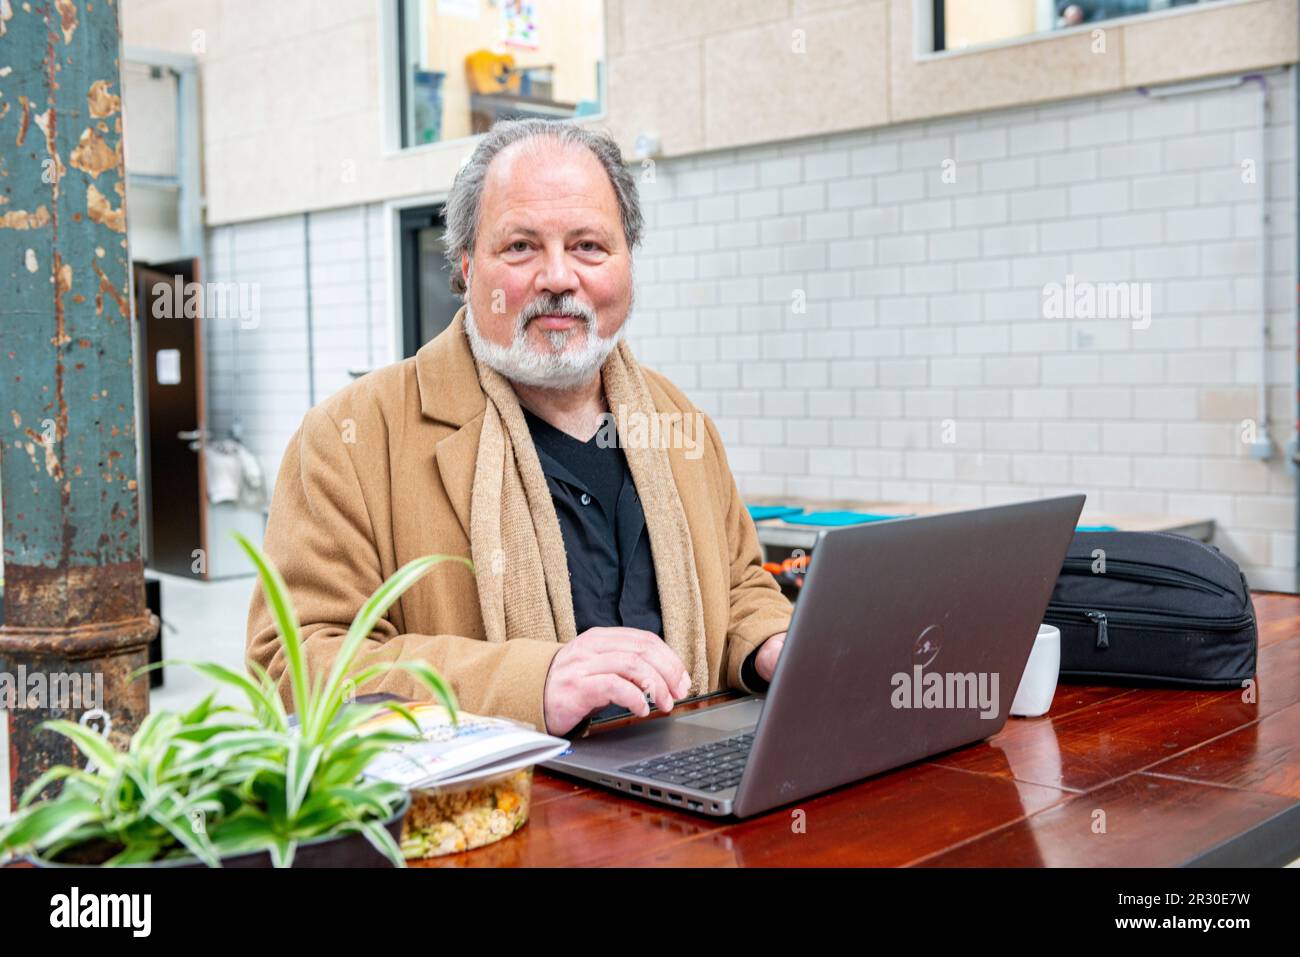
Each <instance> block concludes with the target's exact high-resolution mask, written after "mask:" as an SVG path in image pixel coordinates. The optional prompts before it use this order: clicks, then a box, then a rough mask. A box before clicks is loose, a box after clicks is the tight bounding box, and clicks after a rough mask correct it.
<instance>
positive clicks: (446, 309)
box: [416, 226, 461, 345]
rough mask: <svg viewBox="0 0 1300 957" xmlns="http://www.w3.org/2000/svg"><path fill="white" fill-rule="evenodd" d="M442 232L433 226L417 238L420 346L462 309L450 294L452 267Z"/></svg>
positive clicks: (445, 326)
mask: <svg viewBox="0 0 1300 957" xmlns="http://www.w3.org/2000/svg"><path fill="white" fill-rule="evenodd" d="M442 235H443V228H442V227H441V226H430V227H428V228H425V229H421V230H420V231H419V233H418V236H417V240H416V241H417V245H418V248H419V251H420V266H419V269H420V272H419V276H420V316H419V329H420V332H419V337H420V343H419V344H420V345H424V343H426V342H428V341H429V340H430V339H432V338H433V337H434V336H436V335H437V334H438V333H440V332H442V330H444V329H446V328H447V326H449V325H450V324H451V320H452V317H453V316H455V315H456V310H457V309H459V308H460V305H461V300H460V297H459V296H457V295H456V294H455V293H453V292H452V291H451V284H450V278H451V264H450V263H448V262H447V251H446V247H445V246H444V245H443V242H442Z"/></svg>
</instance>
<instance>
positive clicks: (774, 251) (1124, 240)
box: [207, 71, 1296, 590]
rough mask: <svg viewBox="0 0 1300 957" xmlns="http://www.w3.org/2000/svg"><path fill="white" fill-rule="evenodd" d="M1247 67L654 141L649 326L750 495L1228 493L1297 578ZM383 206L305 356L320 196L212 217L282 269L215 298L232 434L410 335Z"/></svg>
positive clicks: (252, 432)
mask: <svg viewBox="0 0 1300 957" xmlns="http://www.w3.org/2000/svg"><path fill="white" fill-rule="evenodd" d="M1270 82H1271V84H1272V91H1273V92H1272V100H1271V103H1272V113H1271V129H1270V135H1269V138H1268V144H1269V145H1268V149H1269V156H1268V159H1267V163H1266V164H1261V167H1260V168H1261V170H1263V169H1264V167H1265V166H1266V167H1267V170H1266V173H1262V174H1261V175H1267V178H1268V188H1269V194H1270V199H1271V202H1270V207H1269V209H1270V214H1271V223H1270V228H1269V233H1268V236H1267V241H1266V243H1265V254H1266V256H1267V257H1268V269H1269V276H1268V283H1267V291H1266V295H1267V300H1266V301H1267V305H1268V314H1269V325H1270V331H1271V336H1272V342H1271V346H1270V351H1269V356H1268V396H1269V405H1270V414H1271V416H1272V417H1273V420H1272V423H1271V434H1272V436H1273V439H1274V441H1275V442H1276V443H1277V445H1278V448H1279V450H1280V449H1281V448H1282V447H1284V446H1285V444H1286V442H1287V441H1288V440H1289V439H1290V437H1291V435H1292V434H1293V432H1294V425H1295V399H1294V396H1295V385H1296V376H1295V358H1294V356H1295V315H1294V308H1293V299H1294V289H1295V283H1296V266H1295V255H1296V244H1295V222H1296V196H1295V176H1296V166H1295V158H1296V151H1295V145H1294V143H1295V118H1294V113H1295V110H1294V103H1295V97H1296V90H1295V85H1294V78H1293V74H1292V73H1291V72H1290V71H1288V72H1287V73H1286V74H1284V75H1282V76H1280V77H1279V76H1274V77H1272V78H1271V80H1270ZM1255 95H1256V94H1255V93H1254V92H1253V87H1246V88H1241V89H1236V90H1228V91H1220V92H1204V93H1198V94H1189V95H1185V96H1180V97H1176V98H1171V99H1168V100H1163V101H1162V100H1151V99H1145V98H1143V97H1141V96H1140V95H1138V94H1136V93H1123V94H1114V95H1107V96H1102V97H1095V98H1090V99H1084V100H1075V101H1070V102H1066V103H1058V104H1052V105H1047V106H1043V107H1039V108H1031V109H1017V110H1014V111H999V112H993V113H988V114H982V115H978V116H966V117H958V118H952V119H946V120H940V121H934V122H928V123H920V124H909V125H904V126H896V127H891V128H887V129H883V130H879V131H871V132H865V133H858V134H852V135H840V136H834V137H829V138H819V139H810V140H803V141H796V142H791V143H786V144H778V145H768V146H764V147H759V148H746V149H738V150H732V151H727V152H723V153H711V154H705V155H700V156H696V157H691V158H687V159H681V160H671V161H663V162H660V163H658V164H657V168H656V170H655V174H656V175H655V180H654V182H643V183H642V185H641V191H642V200H643V203H644V206H645V210H646V215H647V221H648V229H647V236H646V241H645V244H644V246H643V247H642V249H641V250H639V251H638V254H637V270H636V272H637V280H638V288H637V308H636V315H635V316H634V318H633V320H632V325H631V326H630V327H629V330H630V334H631V337H632V341H633V343H634V345H635V347H636V349H637V352H638V355H639V356H640V357H641V359H642V361H644V362H646V363H648V364H651V365H653V366H656V367H657V368H659V369H661V370H662V371H663V372H665V373H666V374H667V375H669V376H670V377H672V378H673V379H674V380H675V381H676V382H677V383H678V384H679V385H681V386H682V387H683V388H685V389H687V390H688V391H689V392H690V393H691V394H692V396H693V397H694V398H695V399H696V401H698V402H699V403H700V404H701V406H702V407H703V408H705V409H706V410H707V411H708V412H709V413H710V414H712V415H713V416H714V417H715V418H716V420H717V422H718V425H719V428H720V429H721V430H722V433H723V436H724V439H725V440H726V441H727V444H728V455H729V458H730V461H731V464H732V467H733V469H734V470H735V472H736V474H737V478H738V480H739V482H740V484H741V487H742V490H743V491H744V492H745V493H746V494H751V495H758V494H770V495H791V496H794V495H799V496H812V497H844V498H868V499H870V498H887V499H900V500H908V501H933V502H939V503H945V504H960V505H974V504H981V503H986V504H994V503H998V502H1005V501H1013V500H1017V499H1024V498H1028V497H1033V496H1041V495H1050V494H1056V493H1061V492H1066V491H1083V492H1086V493H1087V494H1088V500H1089V507H1090V508H1093V509H1098V510H1104V511H1111V512H1117V513H1124V512H1129V513H1167V514H1174V513H1177V514H1187V515H1193V516H1209V517H1212V518H1214V519H1215V520H1216V522H1217V523H1218V535H1217V538H1216V544H1218V545H1219V546H1220V547H1222V548H1223V549H1225V550H1226V551H1227V552H1228V553H1229V554H1231V555H1233V556H1234V557H1235V558H1236V559H1237V560H1238V561H1240V562H1241V563H1242V564H1243V566H1244V567H1245V569H1246V572H1247V574H1248V576H1249V578H1250V581H1251V583H1252V585H1253V586H1255V587H1261V588H1279V589H1286V590H1293V589H1294V588H1295V586H1296V578H1295V572H1294V567H1295V495H1296V483H1295V479H1294V478H1293V477H1292V476H1291V475H1289V474H1288V473H1287V471H1286V469H1285V467H1284V465H1283V464H1282V455H1281V453H1280V451H1279V454H1278V455H1276V456H1275V457H1274V459H1273V460H1272V461H1270V462H1267V463H1262V462H1257V461H1254V460H1251V459H1249V458H1248V457H1246V456H1245V454H1244V451H1245V450H1244V448H1243V446H1242V443H1241V441H1240V425H1241V422H1242V420H1243V419H1247V418H1254V417H1255V416H1256V415H1257V409H1256V389H1257V387H1258V381H1259V380H1258V376H1259V368H1260V361H1259V352H1258V324H1257V313H1256V309H1257V306H1258V284H1257V280H1256V273H1255V269H1256V256H1257V241H1258V223H1257V219H1256V201H1255V194H1254V192H1253V191H1252V187H1250V186H1246V185H1243V184H1242V182H1241V176H1240V163H1241V161H1242V160H1243V159H1246V158H1254V156H1255V152H1256V139H1255V137H1256V132H1255V128H1254V125H1253V124H1254V122H1255V116H1256V112H1255V110H1256V101H1255ZM946 160H953V161H955V162H956V166H955V171H956V180H955V181H948V180H946V179H945V177H944V175H943V173H944V169H945V167H944V163H945V161H946ZM367 219H368V236H369V241H368V247H367V240H366V236H367ZM382 220H383V217H382V215H381V209H380V207H378V206H372V207H370V208H369V210H368V212H367V211H366V210H364V209H363V208H362V207H354V208H348V209H342V210H337V211H331V212H326V213H317V214H313V215H312V217H311V219H310V228H311V257H312V284H311V289H312V306H313V324H312V326H313V341H314V383H311V384H309V382H308V363H307V358H306V342H307V332H306V328H307V327H306V296H305V290H306V285H305V282H306V280H305V277H304V269H303V262H304V244H303V220H302V217H297V216H295V217H285V218H281V219H275V220H269V221H264V222H256V223H247V224H241V225H236V226H228V227H221V228H217V229H214V230H212V231H211V232H210V234H209V258H208V270H209V276H208V277H207V278H209V279H215V280H223V281H242V282H258V283H260V284H261V294H262V321H261V325H260V326H259V328H258V329H256V330H244V331H240V330H238V329H235V328H232V327H231V326H230V325H222V324H219V323H209V324H208V328H207V364H208V375H209V395H208V416H209V423H210V426H211V427H212V429H213V430H214V431H215V432H217V433H218V434H220V433H221V432H223V431H224V430H226V429H228V428H229V427H230V424H231V422H232V421H233V417H234V415H235V413H236V409H238V414H239V416H240V418H241V419H242V421H243V424H244V430H245V441H246V442H247V443H248V444H249V446H250V447H251V448H252V449H253V451H254V452H255V453H256V454H257V455H258V456H259V457H260V459H261V461H262V462H263V465H264V467H265V468H266V469H267V470H268V473H269V475H270V476H271V477H272V478H273V477H274V476H275V473H276V471H277V470H278V467H279V459H280V455H281V454H282V452H283V448H284V445H285V442H286V441H287V440H288V438H289V436H290V435H291V434H292V432H293V430H294V429H295V428H296V427H297V425H298V423H299V422H300V420H301V418H302V415H303V413H304V412H305V411H306V409H307V408H308V405H309V396H310V395H311V392H312V388H311V387H312V385H313V384H314V393H315V398H316V400H317V401H319V400H320V399H323V398H324V397H325V396H326V395H328V394H329V393H330V392H332V391H334V390H335V389H337V388H339V387H340V386H342V385H344V384H345V383H346V382H347V381H348V377H347V370H348V369H349V368H351V367H357V366H365V365H371V364H382V363H384V362H386V361H391V360H392V359H393V358H394V356H392V354H391V343H392V337H393V332H392V329H391V326H390V320H389V317H388V315H387V314H386V311H385V308H384V303H385V295H386V286H387V283H388V277H389V275H390V271H389V267H388V265H387V264H386V263H385V262H384V258H383V257H384V242H383V238H384V229H385V228H386V225H385V223H384V222H383V221H382ZM367 252H368V261H369V264H370V268H369V274H368V275H367V270H366V262H367ZM1067 274H1073V275H1074V276H1075V278H1076V280H1078V281H1084V280H1087V281H1092V282H1105V281H1131V282H1141V283H1150V284H1151V285H1150V289H1151V298H1152V301H1151V316H1152V318H1151V324H1150V327H1149V328H1146V329H1135V328H1133V327H1132V323H1131V322H1130V321H1129V320H1126V319H1114V318H1093V319H1082V318H1076V319H1069V318H1059V319H1058V318H1044V316H1043V314H1042V298H1043V287H1044V285H1045V284H1047V283H1062V282H1064V281H1065V277H1066V275H1067ZM797 290H798V291H802V293H803V297H804V302H805V305H806V309H805V311H803V312H795V311H794V310H793V308H792V303H793V302H794V296H795V292H796V291H797ZM236 367H237V368H238V370H239V378H238V381H239V389H238V395H236V394H235V385H234V383H235V374H234V373H235V369H236ZM946 420H952V422H953V424H954V426H955V439H956V441H955V442H953V443H952V444H945V443H944V442H943V441H942V438H943V427H944V423H945V421H946Z"/></svg>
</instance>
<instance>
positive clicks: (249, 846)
mask: <svg viewBox="0 0 1300 957" xmlns="http://www.w3.org/2000/svg"><path fill="white" fill-rule="evenodd" d="M235 537H236V538H237V539H238V541H239V544H240V546H241V547H242V548H243V549H244V551H245V552H246V553H247V554H248V557H249V558H250V559H251V560H252V562H253V564H254V566H255V567H256V568H257V573H258V577H259V579H260V581H261V586H262V589H263V591H264V593H265V595H266V600H267V605H268V607H269V608H270V610H271V614H272V616H273V618H274V620H275V623H276V627H277V629H278V630H279V633H280V637H281V641H282V643H283V648H284V657H285V670H286V671H287V673H288V676H289V685H290V693H291V696H292V700H293V705H294V706H293V713H294V714H295V715H296V717H297V721H296V722H295V723H291V722H290V718H289V715H290V712H289V710H288V709H286V708H285V706H284V703H283V701H282V699H281V696H280V694H279V693H278V691H277V687H276V682H275V680H274V679H273V678H271V676H270V675H269V674H268V673H267V672H266V670H265V669H264V668H262V667H260V666H258V665H257V664H256V663H250V667H251V668H252V669H253V671H254V675H253V676H249V675H245V674H242V673H240V672H238V671H234V670H232V669H230V668H227V667H225V666H224V665H220V664H216V663H213V662H177V663H178V664H186V665H189V666H190V667H193V668H195V669H196V670H198V671H199V672H200V673H201V674H203V675H205V676H206V677H208V678H210V679H211V680H213V681H215V682H216V683H217V684H219V685H224V686H225V687H227V688H232V689H234V690H236V691H237V692H238V693H239V694H240V696H241V697H242V701H241V703H240V704H238V705H218V704H216V703H215V697H216V694H215V691H214V692H213V693H211V694H209V695H208V696H207V697H206V698H204V699H203V701H201V702H200V703H199V704H198V705H196V706H195V707H194V708H192V709H190V710H189V711H185V712H183V713H180V714H176V713H171V712H167V711H160V712H155V713H152V714H150V715H149V716H148V717H146V718H145V720H144V721H143V722H142V724H141V726H140V728H139V729H138V730H137V731H136V732H135V734H134V735H133V736H132V738H131V741H130V744H129V746H128V748H127V750H126V751H125V752H119V751H117V750H115V749H114V748H113V747H111V746H110V745H109V744H108V742H107V741H106V740H105V739H104V738H102V737H100V736H99V735H98V734H96V733H95V732H94V731H92V730H90V729H88V728H85V727H83V726H82V725H80V724H77V723H75V722H71V721H47V722H45V723H44V724H43V725H42V726H41V727H42V728H45V729H48V730H50V731H52V732H54V733H56V734H61V735H63V736H64V737H66V738H68V739H69V740H70V741H71V742H72V743H73V745H74V746H75V747H76V748H77V750H78V751H80V752H81V754H82V755H83V756H84V757H85V758H86V759H87V761H88V762H90V766H89V767H87V768H75V767H69V766H66V765H60V766H58V767H54V768H51V769H50V770H49V771H47V772H46V773H45V774H43V775H41V777H40V778H39V779H38V780H36V781H35V782H33V783H32V785H31V786H30V787H29V788H27V790H26V791H25V792H24V794H23V796H22V798H21V800H20V802H19V813H18V814H17V815H16V816H15V817H14V818H12V819H11V820H9V821H7V822H5V823H3V824H0V859H2V858H3V857H4V856H6V855H8V854H18V853H26V852H34V853H36V854H38V855H40V856H41V857H43V858H44V859H46V860H51V861H54V860H59V859H60V858H61V856H63V857H66V858H67V859H76V860H78V861H79V862H82V863H88V862H93V863H103V864H105V865H108V866H118V865H125V864H142V863H149V862H154V861H162V860H168V859H172V858H188V857H193V858H197V859H199V860H201V861H203V862H204V863H205V864H207V865H209V866H212V867H218V866H220V863H221V859H222V858H223V857H230V856H233V855H236V854H245V853H253V852H260V851H266V852H269V853H270V855H271V859H272V861H273V863H274V864H275V865H276V866H277V867H288V866H290V865H291V864H292V863H293V859H294V854H295V851H296V849H297V847H298V845H299V844H300V843H301V842H303V841H307V840H311V839H313V838H322V837H338V836H343V835H345V834H348V833H351V832H360V833H361V834H362V835H364V837H365V838H366V840H368V841H369V842H370V844H372V845H373V846H374V847H375V848H376V849H377V850H378V851H380V852H381V853H383V854H384V855H385V856H386V857H387V858H388V859H389V860H390V861H391V862H392V863H393V864H394V865H396V866H399V867H400V866H403V864H404V861H403V859H402V853H401V850H400V849H399V847H398V846H397V843H396V842H395V841H394V840H393V838H392V835H391V834H389V832H388V831H387V830H386V829H385V827H384V822H385V821H386V820H387V819H389V818H390V817H392V815H393V814H394V813H395V812H396V811H397V809H398V808H399V807H400V806H401V804H402V801H403V800H404V798H405V794H404V792H403V790H402V788H400V787H399V786H397V785H395V784H390V783H388V782H385V781H376V780H371V779H367V778H365V777H363V776H362V771H363V770H364V769H365V768H366V766H367V765H369V764H370V762H371V761H372V760H374V758H376V757H377V756H378V755H379V754H380V753H382V752H383V751H385V750H387V749H388V748H391V747H393V746H395V745H401V744H406V743H410V742H413V741H418V740H420V733H419V725H418V723H417V722H416V719H415V717H414V715H412V714H411V712H410V710H409V709H408V708H406V707H405V706H404V705H402V704H401V703H399V702H393V701H386V702H382V703H378V704H369V705H353V706H352V707H348V708H346V709H345V705H347V704H349V703H350V702H351V701H352V698H353V689H354V688H356V687H359V686H362V685H364V684H365V683H366V682H367V681H370V680H371V679H373V678H375V677H377V676H378V675H380V674H382V673H383V672H385V671H388V670H391V669H393V668H401V669H403V670H405V671H409V672H411V673H412V674H413V675H414V676H415V677H416V678H417V679H418V680H419V681H420V683H421V684H423V685H424V686H425V687H426V688H427V689H428V690H429V691H430V692H431V693H432V694H433V695H435V696H436V697H437V698H438V699H439V700H440V701H441V702H442V704H443V705H444V706H446V708H447V710H448V711H449V712H450V716H451V720H452V722H453V723H456V724H458V723H459V716H458V711H457V705H456V698H455V695H454V694H453V693H452V690H451V688H450V686H449V685H448V684H447V683H446V682H445V681H444V680H443V678H442V677H441V676H440V675H439V674H438V673H437V672H436V671H435V670H434V669H433V668H432V667H430V666H429V665H428V664H426V663H424V662H382V663H379V664H375V665H371V666H369V667H366V668H362V669H361V670H359V671H358V672H357V673H356V674H349V670H350V669H351V666H352V664H353V662H354V661H355V659H356V657H357V654H358V653H359V652H360V650H361V646H362V644H363V643H364V642H365V640H366V638H367V637H368V636H369V634H370V632H371V629H372V628H373V627H374V626H375V623H376V622H378V621H379V619H380V618H381V617H382V616H383V615H384V613H385V612H387V611H388V609H389V607H390V606H391V605H392V604H393V603H394V602H395V601H397V599H398V598H399V597H401V595H402V594H403V593H404V592H405V591H406V590H407V589H409V588H410V587H411V586H412V585H414V584H415V583H416V582H417V581H418V580H419V579H420V578H421V577H422V576H423V575H424V574H426V573H427V572H428V571H429V570H430V569H431V568H433V566H434V565H436V564H438V563H440V562H443V561H448V560H451V561H459V562H463V563H465V564H466V565H467V566H469V567H470V568H471V569H472V568H473V565H472V563H470V562H469V560H468V559H464V558H459V557H457V556H450V555H430V556H426V557H423V558H417V559H415V560H414V561H411V562H409V563H408V564H406V565H404V566H403V567H402V568H400V569H398V570H397V571H396V572H395V573H394V574H393V576H392V577H391V578H390V579H388V581H386V582H384V584H383V585H381V586H380V587H379V589H378V590H377V591H376V592H375V593H374V594H373V595H372V596H370V599H369V600H368V601H367V602H366V603H365V605H364V606H362V608H361V610H360V612H358V613H357V616H356V618H355V619H354V620H353V622H352V625H351V627H350V628H349V629H348V633H347V636H346V637H345V639H344V641H343V644H342V646H341V647H340V649H339V652H338V654H337V656H336V657H335V659H334V663H333V666H332V667H331V668H330V670H329V673H328V675H325V674H323V673H321V672H317V673H316V674H315V675H309V674H308V668H307V662H306V658H305V656H304V654H303V641H302V632H301V630H300V628H299V625H298V615H297V613H296V612H295V611H294V608H293V603H292V601H291V600H290V598H289V592H288V589H287V588H286V587H285V584H284V579H283V578H281V576H280V573H279V571H278V570H277V569H276V568H275V566H274V565H273V564H272V563H271V561H270V560H269V559H268V558H267V557H266V556H265V555H264V554H263V553H262V552H261V550H260V549H258V548H257V546H255V545H253V544H252V543H251V542H250V541H249V540H248V539H247V538H245V537H244V536H242V535H239V534H238V533H236V535H235ZM169 663H171V662H163V663H162V664H169ZM161 666H162V665H161V664H160V665H153V666H150V668H152V667H161ZM150 668H142V669H140V670H139V671H137V672H136V673H135V676H137V677H138V676H139V675H140V674H143V673H144V672H146V671H148V670H150ZM385 710H387V711H393V712H396V713H397V714H399V715H401V716H402V717H403V718H404V719H405V720H406V721H407V722H408V723H409V724H410V726H411V730H410V731H407V730H405V729H401V730H393V729H390V728H376V727H373V726H371V727H367V726H366V722H367V721H369V720H370V719H371V718H373V717H375V716H376V715H377V714H379V713H380V712H382V711H385ZM55 782H62V785H63V787H62V790H61V791H60V793H59V795H58V796H57V797H55V798H53V799H51V800H49V801H44V802H40V803H35V804H34V803H32V802H33V800H34V799H35V797H36V796H37V795H38V794H39V793H40V792H41V791H42V790H44V789H45V788H46V787H47V786H48V785H50V784H52V783H55Z"/></svg>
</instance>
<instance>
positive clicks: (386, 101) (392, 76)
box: [376, 0, 609, 159]
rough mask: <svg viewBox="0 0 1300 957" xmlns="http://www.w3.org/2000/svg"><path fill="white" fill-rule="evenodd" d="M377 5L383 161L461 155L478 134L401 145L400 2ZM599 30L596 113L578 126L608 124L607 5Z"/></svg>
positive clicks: (403, 87)
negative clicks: (447, 154)
mask: <svg viewBox="0 0 1300 957" xmlns="http://www.w3.org/2000/svg"><path fill="white" fill-rule="evenodd" d="M376 2H378V4H379V56H378V57H377V60H378V67H379V95H380V111H379V122H380V137H381V139H380V142H381V143H382V144H383V154H384V158H385V159H389V158H393V157H398V156H418V155H422V154H429V153H434V154H436V153H438V152H440V151H448V152H453V153H463V152H465V151H466V150H467V148H468V149H472V148H473V146H474V144H476V143H477V142H478V141H479V139H481V138H482V136H483V134H482V133H473V134H471V135H469V136H461V137H457V138H455V139H442V140H438V142H436V143H417V144H416V145H414V146H403V145H402V127H403V124H404V121H405V116H406V108H407V104H406V84H405V83H403V82H402V56H401V53H402V44H401V36H400V33H399V31H400V30H402V29H404V27H405V23H404V21H405V17H404V15H403V13H402V0H376ZM600 19H601V23H600V29H601V38H600V39H601V56H600V60H599V61H598V62H599V63H600V64H601V69H600V71H599V76H598V80H597V95H598V96H599V97H600V112H598V113H590V114H588V115H586V116H576V117H571V118H570V120H571V121H572V122H574V123H579V124H582V125H584V126H585V125H587V124H599V123H603V122H607V121H608V120H609V4H608V2H607V0H606V2H602V3H601V6H600Z"/></svg>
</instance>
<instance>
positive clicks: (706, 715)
mask: <svg viewBox="0 0 1300 957" xmlns="http://www.w3.org/2000/svg"><path fill="white" fill-rule="evenodd" d="M762 713H763V699H761V698H746V699H745V700H744V701H737V702H736V703H735V704H724V705H721V706H719V707H716V708H706V709H704V710H703V711H697V712H696V713H695V714H686V715H682V716H681V717H680V718H678V719H677V720H678V721H680V722H681V723H682V724H693V725H695V726H697V727H700V728H712V729H714V730H716V731H743V730H744V729H745V728H752V727H754V725H756V724H758V716H759V715H760V714H762Z"/></svg>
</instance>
